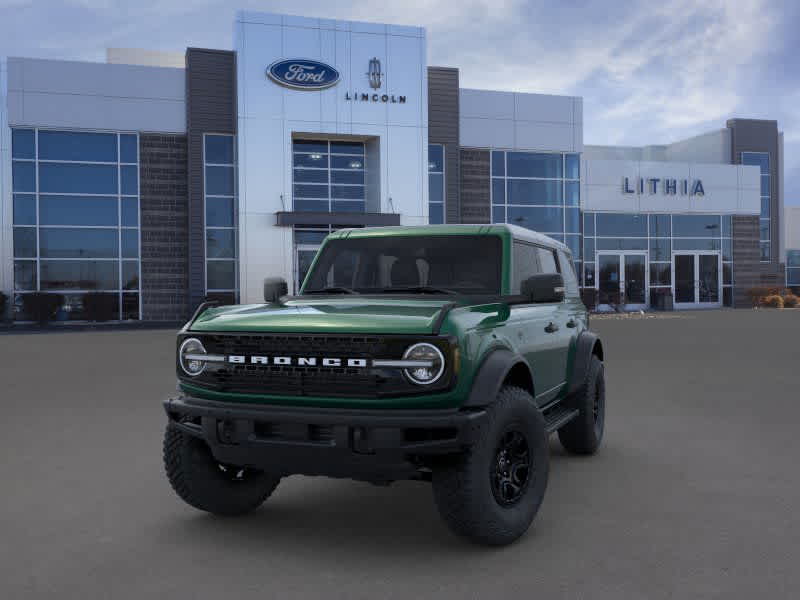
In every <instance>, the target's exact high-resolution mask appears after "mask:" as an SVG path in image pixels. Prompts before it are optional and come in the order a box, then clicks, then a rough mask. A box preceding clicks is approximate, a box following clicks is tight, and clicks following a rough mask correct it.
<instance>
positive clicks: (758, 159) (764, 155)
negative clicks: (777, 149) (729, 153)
mask: <svg viewBox="0 0 800 600" xmlns="http://www.w3.org/2000/svg"><path fill="white" fill-rule="evenodd" d="M742 164H743V165H754V166H757V167H760V168H761V174H762V175H766V174H768V173H769V153H768V152H742Z"/></svg>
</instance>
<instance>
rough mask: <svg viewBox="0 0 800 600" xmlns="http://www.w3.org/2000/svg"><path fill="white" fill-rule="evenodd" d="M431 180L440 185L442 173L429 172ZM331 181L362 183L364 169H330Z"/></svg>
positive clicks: (442, 177)
mask: <svg viewBox="0 0 800 600" xmlns="http://www.w3.org/2000/svg"><path fill="white" fill-rule="evenodd" d="M307 172H312V173H327V171H310V170H308V171H307ZM429 177H430V178H431V181H433V180H434V179H436V180H437V181H439V182H440V183H439V185H440V186H441V181H443V179H444V175H442V174H441V173H431V174H430V175H429ZM322 182H323V183H327V182H326V181H325V179H322ZM331 183H349V184H356V185H364V171H353V170H350V171H331Z"/></svg>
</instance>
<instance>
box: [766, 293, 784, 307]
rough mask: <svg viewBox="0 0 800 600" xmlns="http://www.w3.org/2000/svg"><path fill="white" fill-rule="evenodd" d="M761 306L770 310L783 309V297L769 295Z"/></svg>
mask: <svg viewBox="0 0 800 600" xmlns="http://www.w3.org/2000/svg"><path fill="white" fill-rule="evenodd" d="M763 305H764V306H769V307H770V308H783V297H782V296H778V294H771V295H769V296H767V297H766V298H764V302H763Z"/></svg>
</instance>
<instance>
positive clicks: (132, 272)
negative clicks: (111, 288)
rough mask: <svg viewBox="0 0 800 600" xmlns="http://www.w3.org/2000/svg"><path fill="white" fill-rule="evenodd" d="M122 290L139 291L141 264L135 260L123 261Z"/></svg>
mask: <svg viewBox="0 0 800 600" xmlns="http://www.w3.org/2000/svg"><path fill="white" fill-rule="evenodd" d="M122 289H123V290H138V289H139V262H138V261H135V260H123V261H122Z"/></svg>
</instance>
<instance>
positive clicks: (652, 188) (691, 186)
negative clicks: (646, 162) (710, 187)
mask: <svg viewBox="0 0 800 600" xmlns="http://www.w3.org/2000/svg"><path fill="white" fill-rule="evenodd" d="M645 189H647V193H648V194H656V193H658V192H659V191H660V192H661V193H663V194H665V195H667V196H675V195H676V194H678V193H680V195H681V196H687V195H688V196H705V195H706V191H705V189H703V182H702V181H700V180H699V179H694V180H689V179H670V178H666V179H661V178H660V177H636V178H633V180H631V178H630V177H623V178H622V193H623V194H638V195H642V194H644V193H645Z"/></svg>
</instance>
